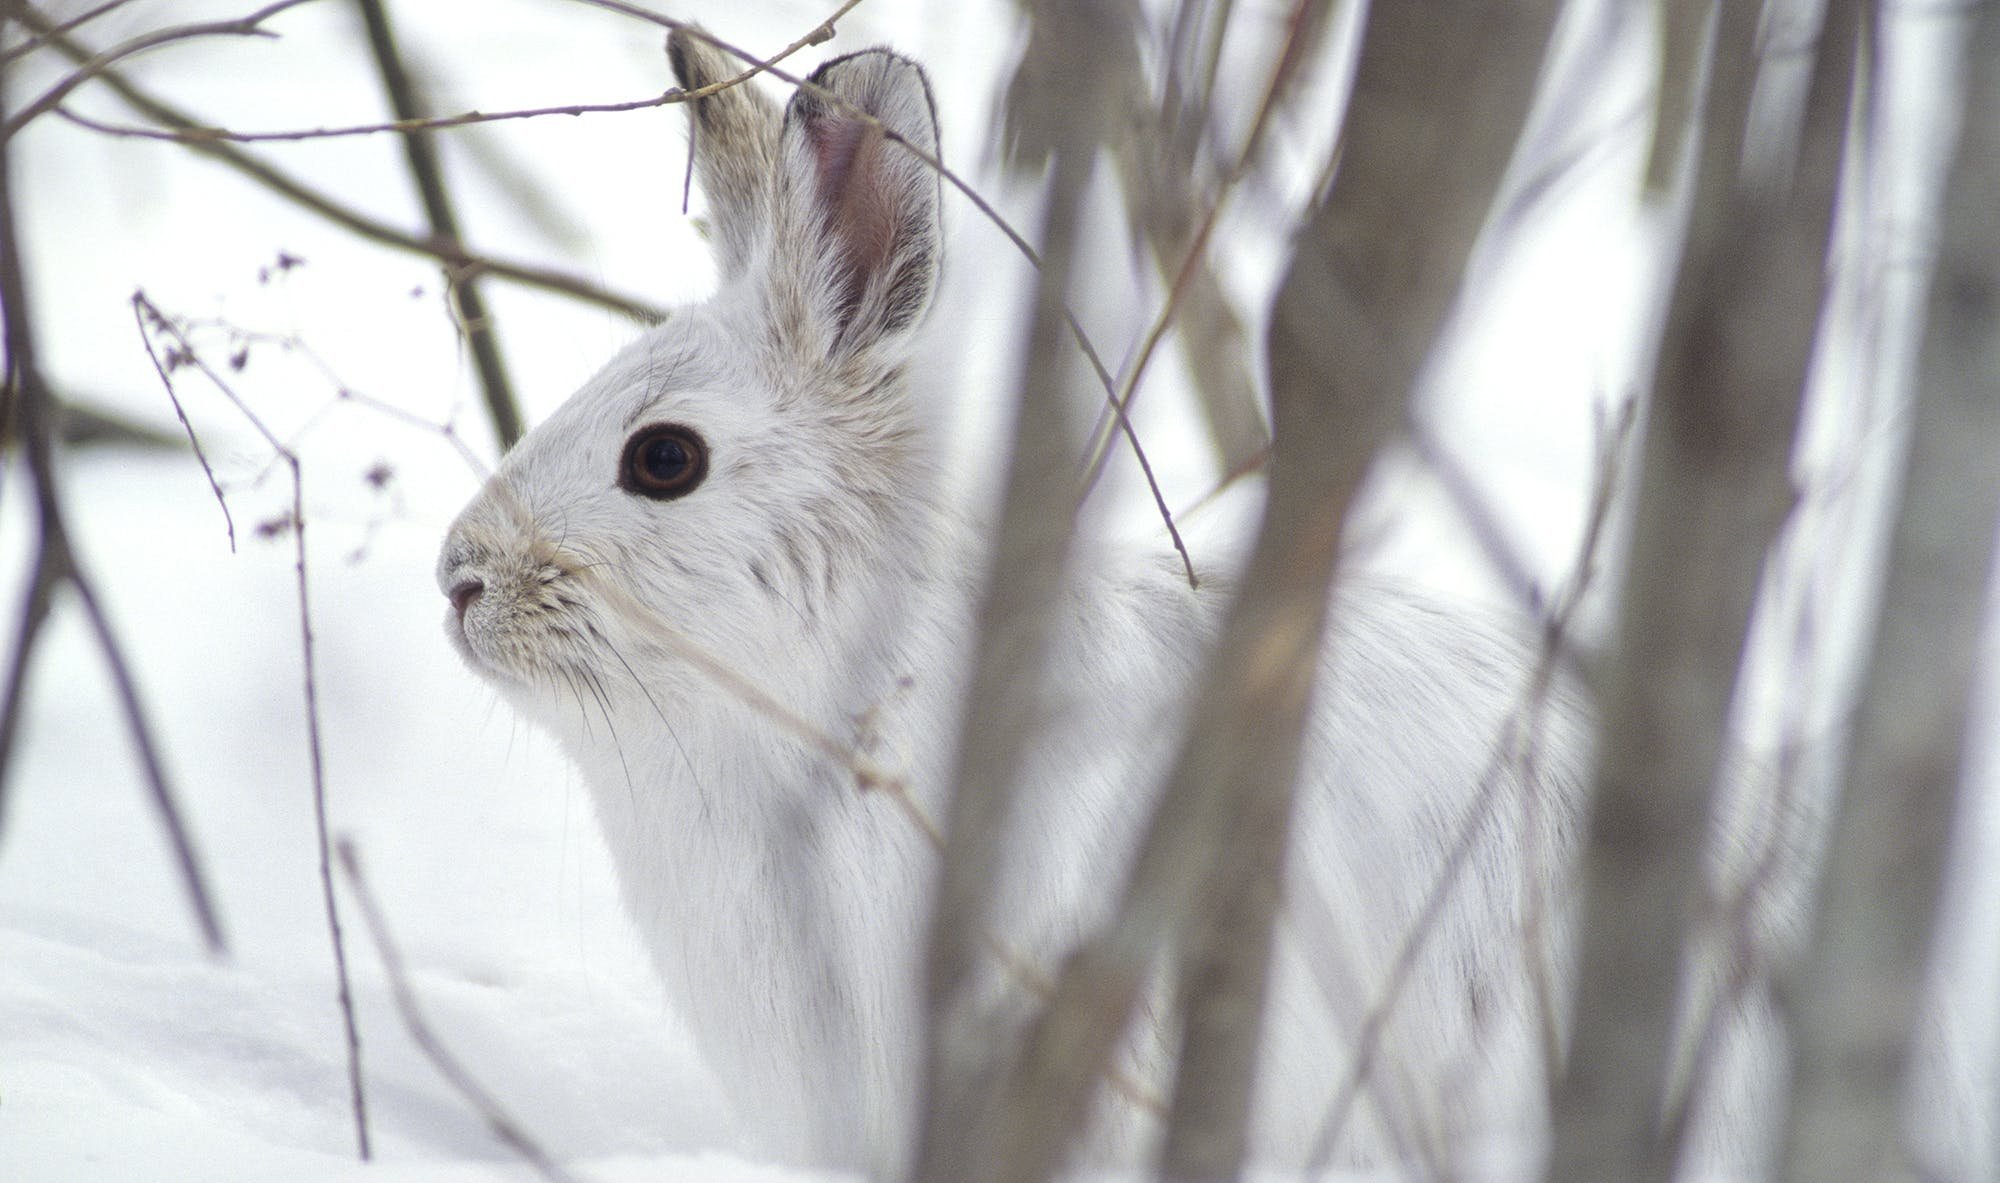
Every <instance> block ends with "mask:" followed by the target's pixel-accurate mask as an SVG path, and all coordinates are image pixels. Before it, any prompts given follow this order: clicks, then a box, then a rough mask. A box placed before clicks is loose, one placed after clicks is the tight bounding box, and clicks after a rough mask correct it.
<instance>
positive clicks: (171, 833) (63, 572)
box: [0, 65, 228, 953]
mask: <svg viewBox="0 0 2000 1183" xmlns="http://www.w3.org/2000/svg"><path fill="white" fill-rule="evenodd" d="M5 70H6V66H5V65H0V75H4V72H5ZM4 94H5V88H4V77H0V100H4ZM10 148H11V144H10V143H9V142H7V141H5V140H4V139H0V318H3V319H4V332H5V343H6V350H7V360H6V380H5V393H6V396H7V404H6V407H5V409H4V412H0V419H4V421H5V422H6V423H7V424H8V425H9V427H10V428H12V429H13V430H15V431H17V432H18V433H19V436H20V440H21V450H22V453H23V455H24V456H25V457H26V460H27V469H28V476H29V481H30V483H31V486H32V488H33V491H34V498H35V527H36V537H37V543H36V549H35V556H34V559H33V560H32V563H33V565H32V568H31V573H30V575H29V578H28V586H27V590H26V592H25V593H24V595H23V598H22V604H21V611H20V615H19V616H18V618H17V619H18V620H19V626H18V632H17V633H16V636H15V640H14V646H13V650H14V652H13V658H12V661H11V663H10V664H9V666H8V669H7V672H6V676H5V679H4V682H5V687H6V690H5V694H6V697H5V699H4V700H0V807H4V805H5V803H6V796H5V791H6V786H7V772H8V769H9V767H10V765H11V762H12V756H13V749H14V738H15V736H16V735H17V734H18V731H19V728H20V722H21V717H22V713H23V711H24V709H25V708H24V703H25V701H26V695H27V686H28V668H29V665H30V663H31V662H32V660H33V658H34V654H35V648H36V642H37V641H38V640H39V639H40V636H41V631H42V627H43V625H45V624H46V623H47V622H48V619H49V612H50V610H51V608H52V607H53V605H54V597H55V594H56V593H57V592H58V591H59V590H60V589H61V588H63V587H64V586H67V587H69V588H70V589H71V590H72V591H74V592H75V593H76V595H77V598H78V600H79V601H81V603H82V605H83V609H84V613H85V616H86V617H87V618H88V620H89V622H90V626H91V631H92V633H93V634H94V636H95V637H96V640H97V645H98V650H99V652H100V653H102V654H103V656H104V661H105V664H106V666H107V668H108V669H109V671H110V673H111V677H112V684H113V686H114V688H115V689H116V692H117V695H118V702H119V708H120V711H121V713H122V714H123V716H124V719H125V725H126V729H127V730H128V731H129V732H130V734H131V736H132V742H133V745H134V747H135V748H136V749H137V750H136V753H135V754H136V756H137V760H138V763H139V770H140V773H141V775H142V776H143V777H144V778H145V781H146V787H147V790H148V791H149V793H150V795H151V799H152V802H153V807H154V809H155V811H156V812H157V813H158V815H159V818H160V825H161V828H162V829H163V830H164V831H165V833H166V837H167V842H168V845H169V847H170V848H171V850H172V853H173V859H174V866H175V870H176V872H177V873H178V875H179V878H180V881H181V885H182V887H183V889H184V890H185V891H186V893H187V896H188V902H189V906H190V907H191V908H192V910H193V912H194V915H195V921H196V923H197V925H198V926H199V927H200V929H201V934H202V939H203V940H204V941H205V942H206V943H207V946H208V948H209V949H210V951H212V952H217V953H220V952H225V951H226V950H227V948H228V942H227V941H226V940H225V939H224V937H223V934H222V926H221V922H220V920H219V919H218V918H217V915H216V910H215V905H214V902H213V899H212V897H211V895H210V893H209V889H208V885H207V881H206V877H205V875H204V874H203V872H202V866H201V860H200V858H199V857H198V856H197V855H196V854H195V850H194V841H193V838H192V837H191V836H190V834H189V833H188V829H187V825H186V823H185V822H184V821H183V820H182V818H181V811H180V806H179V805H178V803H177V801H176V798H175V794H174V792H173V790H172V787H171V785H170V784H169V783H168V780H167V775H166V770H165V768H164V767H163V765H162V764H161V762H160V757H159V752H158V749H157V746H156V745H155V744H154V742H153V733H152V724H151V722H150V720H149V716H148V714H147V712H146V709H145V704H144V702H143V701H142V700H141V698H140V695H139V688H138V684H137V682H136V681H135V680H134V678H133V676H132V671H131V669H130V667H129V666H128V665H127V663H126V660H125V650H124V646H123V645H122V644H121V643H120V642H119V640H118V637H117V634H116V632H115V631H114V630H113V629H112V627H111V622H110V620H109V618H108V617H107V616H106V615H105V612H104V609H103V606H102V605H101V604H100V603H99V601H98V598H97V590H96V585H95V583H94V582H93V581H92V580H91V579H90V577H89V576H88V575H87V574H86V573H85V572H84V570H83V568H82V566H81V565H80V564H79V563H78V561H77V558H76V554H75V551H74V550H73V548H72V547H71V545H70V536H69V527H68V524H67V517H66V514H65V512H64V507H63V503H62V494H61V486H60V484H59V482H58V481H57V478H56V472H55V456H54V446H53V442H52V440H51V433H52V431H53V424H52V423H51V421H50V415H49V412H50V410H51V407H52V405H53V399H52V398H51V397H50V395H49V391H48V388H47V386H46V384H45V383H44V382H43V380H42V376H41V371H40V368H39V364H38V361H37V358H36V354H35V337H34V326H33V323H32V315H31V312H30V304H29V299H28V279H27V276H26V274H25V271H26V263H25V261H24V260H23V259H22V257H21V252H20V249H19V246H18V240H17V238H16V226H15V209H14V196H15V193H16V190H15V188H14V186H13V183H12V177H11V171H12V164H13V160H12V155H13V154H12V152H11V151H10V150H9V149H10Z"/></svg>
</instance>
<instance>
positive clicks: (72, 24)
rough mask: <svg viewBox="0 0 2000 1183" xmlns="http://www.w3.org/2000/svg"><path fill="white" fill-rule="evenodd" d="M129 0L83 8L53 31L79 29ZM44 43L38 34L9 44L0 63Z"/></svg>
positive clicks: (25, 54)
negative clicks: (17, 42) (15, 43)
mask: <svg viewBox="0 0 2000 1183" xmlns="http://www.w3.org/2000/svg"><path fill="white" fill-rule="evenodd" d="M131 2H132V0H104V3H102V4H99V5H98V6H97V7H95V8H90V9H85V10H84V11H83V12H80V13H78V14H76V15H75V16H73V17H71V18H69V19H68V20H66V21H64V22H63V23H62V24H60V25H57V26H56V29H55V31H56V32H58V33H67V32H70V31H71V30H74V29H80V28H82V27H83V26H85V25H87V24H89V23H90V22H92V21H94V20H96V19H97V18H98V17H100V16H103V15H104V14H105V13H107V12H115V11H117V10H118V9H120V8H123V7H125V6H126V5H127V4H130V3H131ZM9 7H10V8H11V7H12V5H11V4H10V5H9ZM44 43H45V42H44V39H43V38H42V37H39V36H35V37H27V38H23V39H22V40H21V42H20V43H19V44H18V45H11V46H9V47H8V48H7V49H6V51H5V52H0V64H4V63H7V62H12V61H17V60H19V59H20V58H24V57H26V56H28V55H29V54H31V53H33V52H35V51H36V50H38V49H40V48H41V47H42V46H43V44H44Z"/></svg>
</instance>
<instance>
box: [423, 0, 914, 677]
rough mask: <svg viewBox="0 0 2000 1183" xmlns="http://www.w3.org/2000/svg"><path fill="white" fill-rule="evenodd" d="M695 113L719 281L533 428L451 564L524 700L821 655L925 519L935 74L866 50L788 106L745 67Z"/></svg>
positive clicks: (702, 80) (442, 563)
mask: <svg viewBox="0 0 2000 1183" xmlns="http://www.w3.org/2000/svg"><path fill="white" fill-rule="evenodd" d="M668 52H669V56H670V58H671V60H672V63H673V67H674V70H675V73H676V74H677V76H678V77H679V80H680V83H681V86H682V87H683V88H684V89H686V90H688V91H696V90H698V89H706V88H709V87H711V86H715V85H717V84H719V83H723V82H726V81H727V80H729V79H731V78H733V77H734V76H735V75H736V74H737V73H738V72H739V71H738V69H737V68H736V64H735V63H734V62H732V61H731V60H730V59H728V58H726V57H725V56H724V55H723V54H721V53H720V52H719V51H718V50H716V49H715V48H713V47H712V46H711V45H709V44H708V43H707V42H705V41H704V40H702V39H701V37H700V35H699V34H696V33H678V32H677V33H676V34H675V35H674V37H673V38H672V40H671V41H670V42H669V45H668ZM690 106H691V109H692V111H693V116H692V120H691V127H692V151H693V153H694V158H695V162H696V168H697V173H698V176H699V178H700V180H701V183H702V187H703V190H704V191H705V193H706V194H707V196H708V199H709V203H710V207H711V209H710V213H711V219H712V230H713V238H714V240H715V245H716V248H717V252H718V262H719V271H720V275H721V282H720V285H719V287H718V290H717V291H716V293H715V295H714V296H713V297H712V298H711V299H710V300H709V301H708V302H707V303H705V304H702V305H699V306H695V307H691V308H686V309H683V310H681V311H679V312H677V313H676V314H674V315H673V316H672V317H670V318H669V319H668V320H667V321H666V322H665V323H663V324H661V325H660V326H658V327H657V328H654V329H653V330H651V331H650V332H648V333H647V334H646V335H645V336H643V337H641V338H640V339H639V340H638V341H636V342H634V343H633V344H632V345H630V346H628V347H627V348H626V349H625V350H624V351H623V352H621V353H619V354H618V355H617V356H616V357H614V358H613V359H612V360H611V362H610V363H609V364H608V365H607V366H605V367H604V369H603V370H602V371H600V372H599V373H598V374H597V375H596V376H595V377H594V378H592V379H591V380H590V381H589V382H588V383H587V384H586V385H585V386H584V387H583V389H581V390H579V391H578V392H577V393H576V394H575V395H573V396H572V397H571V398H570V399H569V401H568V402H566V403H565V404H563V406H562V407H561V408H560V409H558V410H557V411H556V412H555V413H554V414H553V415H552V416H550V418H549V419H548V421H547V422H545V423H543V424H542V425H541V426H540V427H538V428H537V429H536V430H535V431H533V432H532V433H530V434H529V435H528V437H527V438H526V439H524V440H522V441H521V443H520V445H519V446H518V447H516V448H515V449H514V450H513V451H512V452H510V453H509V454H508V455H507V457H506V459H505V460H504V461H503V462H502V463H501V465H500V467H499V470H498V471H497V472H496V473H495V474H494V476H493V479H492V480H491V481H490V482H489V483H488V484H487V486H486V488H485V489H484V490H482V491H481V492H480V494H479V495H478V497H476V498H475V499H474V500H473V502H472V503H471V504H470V505H469V506H468V507H467V508H466V509H465V511H464V512H463V513H462V514H461V515H460V517H459V519H458V521H457V522H456V523H455V524H454V525H453V527H452V530H451V533H450V535H449V537H448V538H447V539H446V541H445V546H444V551H443V554H442V556H441V558H440V560H439V567H438V579H439V583H440V585H441V586H442V587H443V589H444V591H445V593H446V594H447V595H448V596H449V597H450V599H451V602H452V609H451V615H450V617H449V621H448V623H449V626H450V631H451V635H452V637H453V639H454V641H455V642H456V643H457V644H458V647H459V649H460V650H461V652H462V653H464V654H465V656H466V657H467V659H468V660H469V661H470V662H471V663H472V665H473V666H474V667H476V668H477V669H478V670H479V671H480V672H481V673H483V674H485V675H486V676H488V677H489V678H492V679H494V680H495V681H497V682H499V683H501V684H502V685H503V686H507V687H510V688H513V689H515V690H519V691H527V692H531V697H542V696H541V695H540V693H539V692H540V691H542V690H544V689H550V688H552V689H554V690H556V691H557V692H558V694H559V695H562V696H565V697H566V696H568V695H569V694H571V693H575V694H579V695H580V694H583V693H586V692H587V693H590V694H593V695H596V696H599V697H600V698H601V697H602V696H603V695H604V694H606V693H607V691H611V692H615V690H616V688H617V687H618V686H620V685H626V684H638V685H642V686H645V687H651V688H667V689H670V688H671V686H672V685H673V683H674V680H675V678H676V676H677V674H676V672H675V671H676V670H680V671H683V672H685V671H686V669H687V661H688V652H687V646H688V645H690V644H691V645H692V646H694V647H697V648H699V649H700V650H701V651H702V652H703V653H706V654H712V655H715V656H716V657H718V658H720V659H721V660H722V661H724V662H725V663H727V664H728V665H729V666H730V667H731V668H734V669H737V670H738V671H739V672H742V673H750V674H754V673H756V672H758V667H770V666H773V665H776V664H777V663H781V662H783V661H785V660H786V658H785V656H784V655H785V653H786V651H787V650H789V651H790V652H791V653H792V654H793V655H795V657H796V656H806V655H807V654H808V653H811V652H812V651H813V650H817V653H816V654H813V655H814V656H817V657H819V659H820V660H822V661H824V660H826V659H827V657H828V653H827V648H828V639H829V634H831V633H833V632H836V631H837V630H838V628H839V627H840V625H839V621H838V620H837V619H834V618H837V617H838V616H840V615H841V614H843V613H845V612H852V611H854V608H853V607H852V603H851V602H852V601H853V600H854V599H855V598H856V597H857V596H860V597H863V598H865V596H866V592H865V591H857V590H856V587H857V585H858V584H863V583H865V582H866V581H868V580H871V579H880V578H882V574H881V572H882V569H883V568H884V567H885V566H889V565H892V564H893V563H894V562H895V561H896V556H897V555H898V553H899V551H900V552H906V551H907V549H908V544H909V543H910V542H912V541H913V540H914V539H913V538H912V532H920V527H919V526H918V525H917V524H916V523H917V522H918V520H919V519H920V518H921V516H922V511H923V505H924V502H925V500H926V498H927V496H928V486H929V483H930V480H931V477H930V471H929V466H928V464H927V461H926V455H927V452H926V449H925V448H924V446H923V445H922V443H921V442H920V435H921V433H920V431H919V430H918V426H917V425H918V417H917V415H916V414H915V413H914V409H913V408H912V407H910V406H909V405H908V395H907V393H906V391H905V390H904V378H903V372H904V369H905V363H906V362H907V361H908V359H909V355H910V337H911V336H912V334H913V332H914V330H915V329H916V327H917V326H918V324H919V322H920V321H921V320H922V319H923V316H924V313H925V311H926V309H927V308H928V307H929V304H930V301H931V295H932V290H933V289H934V287H935V286H936V283H937V276H938V267H939V231H938V194H939V190H938V180H937V177H936V174H935V172H934V171H933V170H932V168H931V167H930V165H929V164H928V163H927V162H926V161H925V160H924V159H923V156H924V155H930V156H934V155H935V153H936V151H937V126H936V116H935V114H934V113H933V110H932V107H931V98H930V92H929V89H928V87H927V86H926V84H925V81H924V77H923V74H922V72H921V71H920V70H919V69H918V67H917V66H916V65H915V64H914V63H912V62H910V61H909V60H908V59H905V58H902V57H899V56H897V55H895V54H893V53H890V52H888V51H886V50H869V51H865V52H862V53H856V54H852V55H849V56H847V57H843V58H840V59H838V60H835V61H832V62H829V63H827V64H826V65H825V66H823V67H821V68H820V69H819V70H818V71H817V72H816V73H814V74H813V75H812V78H811V80H810V83H809V84H808V85H807V86H806V87H803V88H801V89H800V90H799V91H798V93H797V94H796V95H795V96H794V97H793V99H792V100H791V103H790V105H789V106H788V107H786V108H785V110H784V111H783V112H782V113H781V112H780V111H779V110H778V108H777V106H776V105H775V104H774V103H773V102H772V101H771V100H770V99H768V98H767V97H765V96H764V95H763V94H762V93H761V92H760V91H758V90H756V89H754V85H753V84H751V83H744V84H739V85H735V86H729V87H726V88H722V89H717V90H715V91H714V92H713V93H711V94H708V95H706V96H705V97H701V98H697V99H695V100H693V101H692V102H691V104H690ZM912 149H914V151H913V150H912ZM920 154H921V155H920ZM802 645H803V646H804V647H805V648H804V651H802V650H801V646H802ZM677 649H679V650H680V651H679V652H676V650H677Z"/></svg>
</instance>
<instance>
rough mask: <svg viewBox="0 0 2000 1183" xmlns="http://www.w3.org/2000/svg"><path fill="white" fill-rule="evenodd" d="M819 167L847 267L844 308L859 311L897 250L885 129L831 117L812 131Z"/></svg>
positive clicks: (823, 204)
mask: <svg viewBox="0 0 2000 1183" xmlns="http://www.w3.org/2000/svg"><path fill="white" fill-rule="evenodd" d="M809 134H810V136H811V144H812V149H813V156H814V159H815V161H816V163H817V164H818V166H819V192H818V194H817V197H818V199H819V205H820V209H821V211H822V212H823V213H824V215H825V219H826V220H825V222H824V225H825V227H826V230H827V233H828V234H830V235H832V237H833V240H834V244H835V246H836V248H837V249H838V250H839V252H840V260H841V262H842V263H843V264H844V267H843V268H842V270H843V272H844V274H843V275H842V276H841V293H840V296H841V301H840V310H841V313H842V315H843V316H846V315H850V314H852V313H854V312H856V311H858V310H859V309H860V307H861V302H862V299H863V297H864V296H866V295H867V292H868V285H869V283H870V281H871V280H873V279H874V278H875V277H876V276H878V275H880V274H881V273H882V272H883V270H884V269H885V268H887V266H888V264H889V258H890V255H891V254H892V253H893V251H894V250H895V246H896V216H895V206H894V202H893V201H892V199H891V196H890V194H889V192H888V186H887V185H886V184H885V177H884V175H883V169H882V151H883V140H882V132H881V129H880V128H878V127H876V126H875V125H874V124H871V123H862V122H860V121H859V120H853V119H841V118H837V117H835V118H827V119H820V120H816V121H814V122H813V123H812V124H811V125H810V127H809Z"/></svg>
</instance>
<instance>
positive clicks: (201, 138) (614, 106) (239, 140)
mask: <svg viewBox="0 0 2000 1183" xmlns="http://www.w3.org/2000/svg"><path fill="white" fill-rule="evenodd" d="M704 89H706V88H704ZM695 97H698V96H697V95H695V94H694V93H692V92H689V91H683V90H680V89H678V88H676V89H673V90H669V91H666V92H665V93H663V94H657V95H654V96H653V97H651V98H646V99H632V100H631V101H629V102H623V103H572V104H570V105H567V106H561V107H527V108H523V109H521V110H518V111H466V112H464V113H462V114H458V115H436V116H426V117H422V118H413V119H391V120H388V121H386V122H380V123H356V124H349V125H347V126H343V127H310V128H297V129H293V130H290V131H232V130H231V129H229V128H226V127H188V128H156V127H138V126H135V125H132V124H125V123H109V122H106V121H105V120H102V119H93V118H91V117H90V116H87V115H82V114H79V113H78V112H75V111H72V110H70V109H69V108H68V107H59V108H57V109H56V112H55V113H56V114H58V115H61V116H62V117H63V118H65V119H68V120H69V121H70V122H72V123H75V124H76V125H78V126H79V127H87V128H89V129H90V130H91V131H94V132H98V133H100V134H102V135H107V136H116V137H119V138H123V139H142V140H165V141H167V142H169V143H175V144H198V143H211V142H214V141H218V140H220V141H226V142H228V143H231V144H263V143H295V142H298V141H301V140H337V139H345V138H348V137H351V136H373V135H382V134H384V133H388V132H412V131H442V130H446V129H449V128H454V127H470V126H473V125H475V124H481V123H501V122H505V121H507V120H514V119H540V118H542V117H544V116H548V115H571V116H576V115H602V114H614V113H618V112H623V111H644V110H646V109H647V108H650V107H666V106H672V105H673V104H676V103H684V102H686V101H688V100H689V99H691V98H695Z"/></svg>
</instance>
